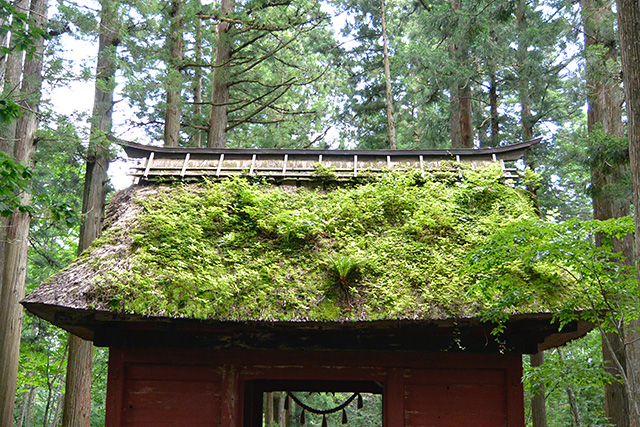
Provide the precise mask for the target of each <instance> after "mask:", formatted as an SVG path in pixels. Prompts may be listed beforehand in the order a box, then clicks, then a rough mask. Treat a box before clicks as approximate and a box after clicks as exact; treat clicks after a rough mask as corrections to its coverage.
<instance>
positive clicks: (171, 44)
mask: <svg viewBox="0 0 640 427" xmlns="http://www.w3.org/2000/svg"><path fill="white" fill-rule="evenodd" d="M169 19H170V20H171V24H170V27H169V35H168V36H167V48H168V51H169V64H168V67H167V68H168V72H167V81H166V88H167V111H166V112H165V118H164V145H165V146H167V147H177V146H178V144H179V142H180V117H181V114H180V104H181V101H182V71H181V67H182V60H183V55H184V39H183V36H182V32H183V30H184V0H172V1H171V12H170V18H169Z"/></svg>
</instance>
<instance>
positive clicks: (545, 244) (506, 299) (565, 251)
mask: <svg viewBox="0 0 640 427" xmlns="http://www.w3.org/2000/svg"><path fill="white" fill-rule="evenodd" d="M632 232H633V221H632V219H631V218H629V217H624V218H617V219H610V220H606V221H579V220H571V221H567V222H564V223H554V222H550V221H542V220H539V219H536V218H522V219H520V220H518V221H514V222H512V223H510V224H508V225H507V226H505V227H503V228H502V229H500V230H498V231H497V232H496V233H495V234H494V235H493V236H492V237H491V238H490V239H489V240H487V241H486V242H483V243H482V244H481V245H480V246H479V247H478V248H477V250H476V251H475V252H474V253H473V254H471V255H470V256H469V261H470V262H469V273H470V274H472V275H473V276H474V277H476V279H477V282H476V283H477V285H476V286H475V287H474V288H473V294H474V297H475V298H476V299H477V300H478V302H479V303H481V304H482V305H483V306H484V307H485V309H484V310H483V316H484V317H485V319H487V320H491V321H495V322H502V321H504V320H505V319H506V318H507V317H508V316H509V315H510V314H512V313H514V312H517V311H520V310H522V308H523V307H527V308H528V310H529V311H534V312H536V311H549V310H550V311H554V312H557V313H558V320H559V321H560V323H561V324H562V323H565V322H570V321H572V320H575V318H576V316H577V314H576V313H577V312H579V311H584V314H583V315H584V316H585V317H586V318H588V319H590V320H593V321H595V322H604V323H603V325H604V326H605V327H610V328H612V329H614V326H615V324H616V322H617V320H616V319H619V317H620V316H621V315H622V313H624V317H625V318H626V319H627V320H631V319H635V318H637V316H638V313H637V309H636V307H637V282H636V280H635V272H634V269H633V268H631V267H629V266H625V265H624V264H623V263H621V262H620V255H619V254H615V253H613V249H612V247H611V245H610V244H609V245H604V246H602V247H595V244H594V240H593V236H594V234H595V233H601V234H602V235H605V236H609V237H611V238H620V237H622V236H623V235H626V234H630V233H632ZM608 243H610V239H609V242H608ZM525 284H526V285H525ZM607 321H608V323H607ZM499 331H500V328H498V329H497V332H499Z"/></svg>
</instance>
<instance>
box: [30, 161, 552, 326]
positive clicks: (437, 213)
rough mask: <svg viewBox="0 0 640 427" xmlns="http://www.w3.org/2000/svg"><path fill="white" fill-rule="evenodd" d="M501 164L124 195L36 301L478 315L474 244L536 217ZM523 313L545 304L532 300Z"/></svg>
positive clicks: (225, 316) (223, 311)
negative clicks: (327, 184) (468, 259)
mask: <svg viewBox="0 0 640 427" xmlns="http://www.w3.org/2000/svg"><path fill="white" fill-rule="evenodd" d="M501 181H502V172H501V170H500V169H499V168H488V169H483V170H464V171H462V172H459V171H450V170H445V169H443V170H442V171H441V172H435V173H432V174H428V175H427V176H426V177H424V178H423V177H420V176H419V175H416V174H414V173H402V172H393V173H389V174H385V175H383V176H380V177H376V178H372V179H370V180H368V181H367V182H360V183H353V184H352V185H348V186H341V187H336V188H329V189H322V188H306V187H301V188H292V187H278V186H273V185H270V184H268V183H264V182H255V181H249V180H247V179H245V178H234V179H227V180H221V181H210V182H204V183H200V184H189V185H186V184H174V185H166V186H157V187H133V188H131V189H128V190H125V191H123V192H120V193H118V194H116V195H115V196H114V197H113V199H112V202H111V205H110V208H109V210H108V215H107V219H106V221H105V230H104V232H103V235H102V237H101V238H100V239H99V240H97V241H96V242H95V243H94V245H93V246H92V247H91V248H90V250H88V251H87V252H85V253H84V254H83V255H82V256H81V257H80V258H79V259H78V260H77V261H75V262H74V263H73V264H72V265H71V266H70V267H69V268H67V269H66V270H64V271H62V272H60V273H59V274H57V275H56V276H54V277H52V278H51V279H50V280H49V281H48V282H47V283H45V284H44V285H43V286H41V287H40V288H39V289H38V290H36V291H35V292H34V293H32V294H31V295H29V297H28V298H27V299H26V301H25V302H26V303H27V304H29V303H31V304H35V303H38V304H43V303H44V304H51V305H56V306H62V307H69V308H74V309H80V310H101V311H115V312H122V313H131V314H138V315H143V316H160V317H181V318H195V319H215V320H243V321H244V320H249V321H357V320H395V319H421V320H429V319H446V318H451V317H475V316H478V314H479V313H480V311H481V309H482V302H481V300H479V299H478V298H477V293H476V292H475V291H474V283H475V280H474V279H473V278H471V277H469V276H468V275H467V274H466V273H464V272H463V270H462V269H461V266H462V264H463V263H464V262H465V261H464V260H465V256H466V255H467V254H468V253H470V251H472V250H473V249H474V248H475V247H476V246H477V245H478V244H479V243H481V242H483V241H484V240H485V239H486V238H487V237H488V236H489V235H491V233H492V232H494V231H495V230H497V229H499V228H501V227H503V226H504V225H506V224H508V223H509V222H511V221H515V220H516V219H519V218H522V217H533V216H535V215H536V213H535V208H534V204H533V202H532V200H531V197H530V196H529V194H528V193H526V192H525V191H524V190H522V189H519V188H513V187H510V186H507V185H504V184H503V183H502V182H501ZM521 311H524V312H526V311H532V312H534V311H540V310H537V309H536V308H535V307H525V308H522V310H521Z"/></svg>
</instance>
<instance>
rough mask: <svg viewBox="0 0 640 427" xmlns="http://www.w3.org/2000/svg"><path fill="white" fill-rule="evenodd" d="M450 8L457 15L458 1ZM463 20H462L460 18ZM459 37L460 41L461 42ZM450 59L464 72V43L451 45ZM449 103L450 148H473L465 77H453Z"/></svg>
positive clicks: (469, 101) (468, 88)
mask: <svg viewBox="0 0 640 427" xmlns="http://www.w3.org/2000/svg"><path fill="white" fill-rule="evenodd" d="M451 8H452V9H453V12H454V13H459V10H460V0H452V1H451ZM462 19H464V18H462ZM458 22H459V23H460V25H459V27H460V29H459V31H465V23H464V22H461V21H460V20H458ZM463 39H464V37H461V38H460V40H463ZM451 58H452V60H453V61H454V63H455V64H456V65H457V66H458V69H460V70H464V69H465V68H466V67H467V65H468V64H467V61H468V59H469V52H468V47H467V46H466V43H465V42H463V41H460V42H457V41H455V40H454V41H453V42H452V43H451ZM450 92H451V102H450V108H449V114H450V117H449V123H450V126H451V146H452V147H453V148H471V147H473V129H472V111H471V81H470V79H469V78H468V77H467V76H466V75H457V76H455V77H454V81H453V83H452V86H451V89H450Z"/></svg>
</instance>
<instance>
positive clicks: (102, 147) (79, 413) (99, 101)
mask: <svg viewBox="0 0 640 427" xmlns="http://www.w3.org/2000/svg"><path fill="white" fill-rule="evenodd" d="M101 5H102V11H101V17H100V39H99V44H98V60H97V64H96V84H95V97H94V103H93V114H92V121H91V131H90V137H89V148H88V150H87V166H86V172H85V182H84V196H83V201H82V218H83V221H82V224H81V226H80V237H79V242H78V254H81V253H82V252H83V251H84V250H85V249H87V248H88V247H89V246H90V245H91V243H92V242H93V240H94V239H95V238H97V237H98V236H99V235H100V234H101V232H102V219H103V214H104V204H105V195H106V191H105V189H106V184H107V181H108V178H107V168H108V166H109V161H110V155H109V145H108V142H107V139H106V134H109V133H110V132H111V117H112V111H113V92H114V88H115V73H116V46H117V44H118V28H119V20H118V6H117V4H116V3H115V2H114V1H113V0H102V1H101ZM92 363H93V345H92V343H91V342H89V341H85V340H83V339H81V338H79V337H76V336H74V335H70V336H69V359H68V363H67V378H66V386H65V399H64V409H63V415H62V425H63V426H64V427H80V426H89V425H90V421H91V366H92Z"/></svg>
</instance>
